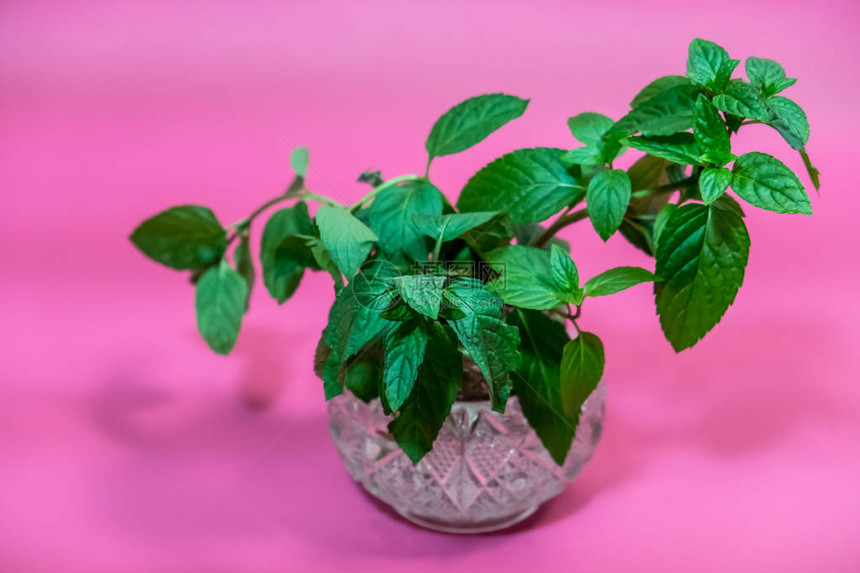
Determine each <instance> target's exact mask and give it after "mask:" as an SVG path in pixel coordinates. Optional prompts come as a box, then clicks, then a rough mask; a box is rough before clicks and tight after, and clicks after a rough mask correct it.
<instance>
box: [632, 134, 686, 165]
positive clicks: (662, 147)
mask: <svg viewBox="0 0 860 573" xmlns="http://www.w3.org/2000/svg"><path fill="white" fill-rule="evenodd" d="M624 145H627V146H629V147H632V148H634V149H638V150H639V151H644V152H645V153H647V154H649V155H653V156H654V157H659V158H661V159H666V160H667V161H671V162H673V163H679V164H682V165H698V163H699V161H700V159H701V151H700V150H699V146H698V145H697V144H696V140H695V137H694V136H693V134H692V133H686V132H683V133H676V134H674V135H664V136H653V137H628V138H627V139H625V140H624Z"/></svg>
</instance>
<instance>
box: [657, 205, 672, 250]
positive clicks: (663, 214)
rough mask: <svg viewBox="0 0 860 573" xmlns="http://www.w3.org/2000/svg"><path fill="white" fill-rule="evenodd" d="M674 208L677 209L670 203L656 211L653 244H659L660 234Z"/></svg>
mask: <svg viewBox="0 0 860 573" xmlns="http://www.w3.org/2000/svg"><path fill="white" fill-rule="evenodd" d="M676 209H678V206H677V205H674V204H672V203H670V204H668V205H666V206H665V207H663V208H662V209H661V210H660V212H659V213H657V218H656V219H655V220H654V245H659V241H660V235H661V234H662V232H663V229H664V228H665V227H666V221H668V220H669V217H671V216H672V213H673V212H674V211H675V210H676ZM655 254H656V253H655Z"/></svg>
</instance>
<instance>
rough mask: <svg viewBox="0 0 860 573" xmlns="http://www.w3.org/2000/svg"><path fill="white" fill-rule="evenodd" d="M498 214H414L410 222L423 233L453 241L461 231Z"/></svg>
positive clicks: (495, 212) (482, 212) (490, 212)
mask: <svg viewBox="0 0 860 573" xmlns="http://www.w3.org/2000/svg"><path fill="white" fill-rule="evenodd" d="M499 215H501V213H499V212H498V211H479V212H476V213H450V214H448V215H421V214H416V215H413V216H412V222H413V224H414V225H415V228H416V229H417V230H418V231H419V232H420V233H422V234H423V235H425V236H427V237H430V238H433V239H440V240H441V241H442V242H446V241H453V240H454V239H456V238H457V237H459V236H460V235H462V234H463V233H465V232H467V231H471V230H472V229H474V228H475V227H478V226H480V225H483V224H484V223H486V222H488V221H491V220H493V219H494V218H496V217H498V216H499Z"/></svg>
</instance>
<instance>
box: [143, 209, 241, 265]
mask: <svg viewBox="0 0 860 573" xmlns="http://www.w3.org/2000/svg"><path fill="white" fill-rule="evenodd" d="M130 238H131V242H132V243H134V245H135V246H136V247H137V248H138V249H140V250H141V252H143V254H144V255H146V256H147V257H149V258H150V259H152V260H154V261H156V262H159V263H161V264H162V265H165V266H168V267H170V268H173V269H180V270H194V269H200V268H205V267H208V266H209V265H212V264H213V263H215V262H217V261H218V260H219V259H220V258H221V256H222V255H223V254H224V250H225V249H226V248H227V233H226V231H225V230H224V228H223V227H221V223H219V222H218V219H217V218H215V214H214V213H213V212H212V210H211V209H208V208H206V207H201V206H199V205H182V206H180V207H172V208H170V209H168V210H167V211H163V212H161V213H159V214H158V215H155V216H154V217H152V218H150V219H147V220H146V221H144V222H143V223H141V224H140V226H138V227H137V229H135V230H134V232H133V233H132V234H131V237H130Z"/></svg>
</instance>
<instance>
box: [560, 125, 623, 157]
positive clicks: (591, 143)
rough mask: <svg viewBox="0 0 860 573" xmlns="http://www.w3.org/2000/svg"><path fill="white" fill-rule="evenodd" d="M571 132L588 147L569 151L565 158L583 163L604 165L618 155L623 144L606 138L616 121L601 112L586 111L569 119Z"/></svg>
mask: <svg viewBox="0 0 860 573" xmlns="http://www.w3.org/2000/svg"><path fill="white" fill-rule="evenodd" d="M567 125H568V127H570V132H571V133H572V134H573V136H574V137H575V138H576V139H577V140H578V141H581V142H582V143H585V144H586V147H580V148H577V149H573V150H571V151H568V152H567V153H566V154H565V155H564V160H565V161H569V162H571V163H579V164H582V165H603V164H604V163H610V162H611V161H612V160H613V159H615V157H616V156H617V155H618V152H619V151H620V150H621V145H620V144H619V143H618V141H617V139H612V138H610V139H608V140H604V138H603V136H604V134H606V132H608V131H609V130H610V129H611V128H612V126H613V125H615V122H614V121H612V119H610V118H608V117H606V116H605V115H601V114H599V113H593V112H585V113H581V114H579V115H577V116H574V117H571V118H570V119H568V120H567Z"/></svg>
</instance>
